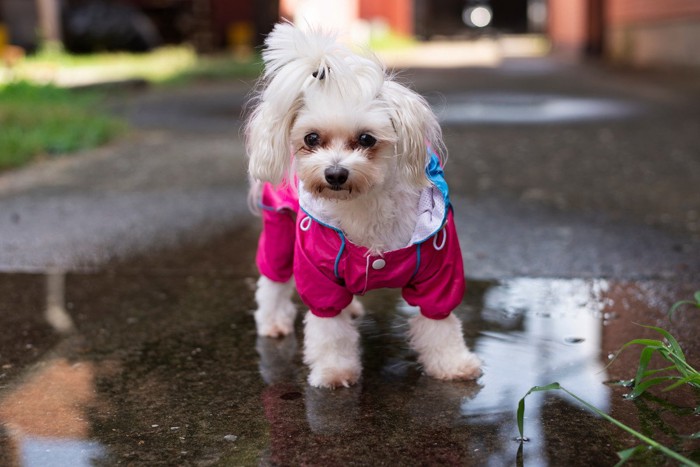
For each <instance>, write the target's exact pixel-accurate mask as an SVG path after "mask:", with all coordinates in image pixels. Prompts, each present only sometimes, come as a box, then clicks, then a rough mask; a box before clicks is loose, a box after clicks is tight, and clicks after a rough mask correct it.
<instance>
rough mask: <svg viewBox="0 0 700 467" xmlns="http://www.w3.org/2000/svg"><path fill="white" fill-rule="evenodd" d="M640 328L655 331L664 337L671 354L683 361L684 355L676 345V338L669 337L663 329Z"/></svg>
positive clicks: (653, 327)
mask: <svg viewBox="0 0 700 467" xmlns="http://www.w3.org/2000/svg"><path fill="white" fill-rule="evenodd" d="M642 327H644V328H647V329H653V330H654V331H656V332H658V333H659V334H661V335H662V336H664V338H666V340H667V341H668V345H669V346H670V348H671V350H672V352H673V353H674V354H676V355H677V356H679V357H681V358H682V359H683V360H684V361H685V354H683V349H681V346H680V344H679V343H678V341H677V340H676V338H675V337H673V336H672V335H671V333H670V332H668V331H667V330H665V329H661V328H659V327H656V326H645V325H643V326H642Z"/></svg>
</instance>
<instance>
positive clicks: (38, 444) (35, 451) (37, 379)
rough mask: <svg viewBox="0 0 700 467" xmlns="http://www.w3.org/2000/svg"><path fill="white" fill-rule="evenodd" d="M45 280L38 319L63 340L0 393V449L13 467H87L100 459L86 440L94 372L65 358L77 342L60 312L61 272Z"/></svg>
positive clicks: (88, 365) (93, 400)
mask: <svg viewBox="0 0 700 467" xmlns="http://www.w3.org/2000/svg"><path fill="white" fill-rule="evenodd" d="M45 280H46V281H45V285H46V287H45V292H46V298H45V307H44V319H45V320H46V323H47V324H49V325H50V326H51V327H52V328H53V329H54V331H55V332H56V333H57V334H59V335H62V336H64V337H63V339H61V340H59V342H58V343H57V344H56V345H55V346H54V347H53V348H52V349H51V350H49V351H48V352H47V353H46V354H45V356H44V357H43V358H42V359H41V360H39V361H38V362H36V363H35V364H34V365H32V366H31V367H30V368H29V369H28V370H26V371H25V373H24V374H23V375H22V376H21V377H20V378H19V380H18V381H17V382H16V383H15V384H14V385H13V386H11V387H10V388H9V389H8V390H6V391H4V392H3V393H1V394H0V428H2V430H4V432H5V436H4V438H5V443H6V444H7V447H6V448H4V449H6V450H7V451H9V452H11V453H12V454H10V455H8V456H7V458H8V459H11V460H12V463H13V464H15V465H18V466H27V467H34V466H37V467H38V466H47V465H52V466H71V467H73V466H88V465H92V464H93V462H94V461H95V460H96V459H98V458H101V457H102V456H104V454H105V449H104V447H103V446H102V445H101V444H100V443H98V442H96V441H93V440H90V436H91V426H90V423H89V421H88V411H89V410H90V409H91V408H94V407H95V406H96V405H97V398H96V390H95V373H96V368H95V365H94V364H93V363H91V362H84V361H78V360H73V359H71V358H69V356H70V355H71V354H73V353H74V348H75V346H76V345H79V343H80V337H79V336H76V335H74V334H73V333H74V331H75V324H74V322H73V319H72V318H71V316H70V314H69V313H68V312H67V311H66V308H65V272H63V271H58V270H55V271H53V270H52V271H49V272H48V273H47V274H46V279H45ZM2 430H0V431H2Z"/></svg>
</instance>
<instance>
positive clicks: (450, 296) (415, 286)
mask: <svg viewBox="0 0 700 467" xmlns="http://www.w3.org/2000/svg"><path fill="white" fill-rule="evenodd" d="M443 236H445V237H443ZM443 239H444V245H443V246H442V248H441V249H438V248H439V247H440V246H441V244H442V242H443ZM420 248H421V264H420V265H419V268H418V272H417V273H416V275H415V276H414V278H413V279H412V280H411V282H410V283H409V284H408V285H407V286H406V287H404V288H403V289H402V295H403V298H404V299H405V300H406V302H408V304H409V305H412V306H418V307H420V311H421V314H422V315H423V316H425V317H426V318H431V319H444V318H447V317H448V316H449V315H450V313H451V312H452V310H454V309H455V308H457V306H458V305H459V304H460V303H461V302H462V298H463V297H464V290H465V287H466V285H465V280H464V265H463V263H462V250H461V249H460V246H459V238H458V237H457V230H456V229H455V227H454V221H453V219H452V213H450V214H449V216H448V220H447V223H446V224H445V227H444V228H443V229H442V230H441V231H439V232H438V233H437V234H435V235H434V236H433V237H431V238H429V239H428V240H427V241H425V242H424V243H422V244H421V245H420Z"/></svg>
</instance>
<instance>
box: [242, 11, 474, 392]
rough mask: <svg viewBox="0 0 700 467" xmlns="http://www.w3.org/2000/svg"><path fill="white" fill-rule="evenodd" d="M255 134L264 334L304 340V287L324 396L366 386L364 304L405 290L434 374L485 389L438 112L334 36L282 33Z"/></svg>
mask: <svg viewBox="0 0 700 467" xmlns="http://www.w3.org/2000/svg"><path fill="white" fill-rule="evenodd" d="M263 61H264V64H265V71H264V73H263V75H262V77H261V78H260V81H259V85H258V89H257V90H256V91H255V94H254V97H253V98H252V100H251V106H250V108H251V109H252V110H251V111H250V113H249V116H248V118H247V122H246V126H245V138H246V150H247V153H248V157H249V165H248V169H249V176H250V178H251V182H252V183H251V190H250V202H251V204H252V206H253V208H254V209H257V210H259V212H261V214H262V217H263V230H262V234H261V236H260V239H259V244H258V250H257V256H256V263H257V266H258V268H259V270H260V273H261V276H260V279H259V280H258V283H257V289H256V293H255V299H256V303H257V307H258V308H257V310H256V311H255V321H256V326H257V332H258V334H259V335H260V336H268V337H282V336H285V335H287V334H289V333H292V332H293V326H294V321H295V316H296V308H295V306H294V304H293V302H292V295H293V293H294V289H295V286H296V289H297V291H298V293H299V296H300V297H301V300H302V301H303V302H304V304H305V305H306V306H308V307H309V311H308V313H307V314H306V317H305V319H304V326H305V327H304V362H305V363H306V364H307V365H308V366H309V368H310V372H309V377H308V382H309V384H311V385H312V386H316V387H326V388H337V387H342V386H345V387H347V386H350V385H352V384H355V383H356V382H357V381H358V380H359V378H360V376H361V371H362V367H361V362H360V346H359V333H358V330H357V328H356V326H355V324H354V322H353V318H354V317H357V316H360V315H362V314H363V313H364V310H363V308H362V305H361V303H360V302H359V301H358V300H357V299H356V298H355V297H356V296H357V295H362V294H364V293H365V292H366V291H368V290H370V289H374V288H380V287H392V288H401V290H402V295H403V297H404V299H405V300H406V302H408V303H409V304H410V305H413V306H417V307H420V311H421V312H420V314H419V315H417V316H415V317H413V318H411V319H410V321H409V341H410V344H411V346H412V348H413V349H415V350H416V351H417V354H418V361H419V363H420V364H421V365H422V366H423V369H424V371H425V373H426V374H428V375H430V376H432V377H435V378H438V379H444V380H455V379H475V378H478V377H479V375H480V374H481V370H480V367H481V363H480V361H479V359H478V357H476V355H474V354H473V353H471V352H470V351H469V349H468V348H467V346H466V344H465V342H464V338H463V335H462V328H461V322H460V321H459V320H458V319H457V318H456V317H455V316H454V315H452V314H451V312H452V311H453V310H454V308H456V307H457V306H458V305H459V303H461V300H462V297H463V294H464V288H465V280H464V271H463V265H462V256H461V251H460V246H459V240H458V237H457V233H456V231H455V226H454V221H453V219H452V209H451V205H450V201H449V194H448V188H447V184H446V182H445V179H444V174H443V169H442V165H443V163H444V159H445V157H444V156H443V155H444V154H445V149H444V143H443V141H442V131H441V129H440V126H439V124H438V122H437V118H436V117H435V115H434V114H433V112H432V110H431V109H430V107H429V105H428V104H427V102H426V101H425V100H424V99H423V98H422V97H421V96H419V95H418V94H417V93H416V92H414V91H412V90H410V89H409V88H407V87H405V86H403V85H401V84H399V83H398V82H397V81H396V80H395V79H394V77H392V76H391V75H389V74H387V72H386V70H385V68H384V66H383V65H382V64H381V63H380V62H379V60H378V59H376V58H375V57H374V56H372V55H371V54H363V53H359V52H355V51H354V50H352V49H350V48H349V47H346V46H344V45H342V44H341V43H340V42H339V41H337V40H336V37H335V36H334V35H333V34H331V33H327V32H324V31H321V30H313V29H312V30H310V31H308V32H305V31H302V30H301V29H299V28H297V27H295V26H293V25H292V24H290V23H279V24H277V25H275V27H274V28H273V30H272V32H271V33H270V34H269V35H268V37H267V38H266V40H265V48H264V51H263Z"/></svg>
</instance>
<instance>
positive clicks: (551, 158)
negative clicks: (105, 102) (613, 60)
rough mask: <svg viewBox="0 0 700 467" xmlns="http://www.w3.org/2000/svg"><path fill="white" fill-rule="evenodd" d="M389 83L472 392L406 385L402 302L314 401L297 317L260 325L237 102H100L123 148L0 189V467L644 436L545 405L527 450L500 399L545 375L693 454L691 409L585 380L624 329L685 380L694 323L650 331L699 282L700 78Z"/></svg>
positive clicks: (448, 72) (305, 455)
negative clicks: (409, 120)
mask: <svg viewBox="0 0 700 467" xmlns="http://www.w3.org/2000/svg"><path fill="white" fill-rule="evenodd" d="M402 75H403V77H404V78H405V79H406V80H409V81H411V82H413V83H414V84H415V86H416V87H417V88H418V89H419V90H421V91H422V92H424V93H425V94H426V96H427V97H428V98H429V99H430V101H431V103H433V104H434V105H435V108H436V110H437V111H438V113H439V114H440V115H441V118H442V119H443V124H444V131H445V138H446V141H447V145H448V148H449V150H450V159H449V162H448V165H447V171H448V178H449V181H450V187H451V189H452V193H451V197H452V199H453V202H454V204H455V214H456V218H457V219H458V223H459V224H458V227H459V232H460V240H461V243H462V247H463V250H464V253H465V271H466V272H467V276H468V279H469V283H470V284H471V285H470V287H469V291H468V293H467V296H466V297H465V299H464V302H463V304H462V306H460V308H459V309H458V310H457V311H456V313H457V315H458V316H459V317H460V318H461V319H462V320H463V322H464V328H465V337H466V339H467V342H468V344H469V345H470V347H472V348H473V349H475V351H476V352H477V354H479V356H480V357H481V358H482V359H483V360H484V362H485V374H484V376H483V377H482V378H481V379H479V380H478V381H477V382H469V383H445V382H438V381H434V380H431V379H430V378H428V377H426V376H424V375H422V374H421V371H420V367H419V366H418V365H417V364H416V362H415V355H413V354H412V353H411V352H410V351H409V350H408V348H407V345H406V341H405V336H404V332H405V327H406V326H405V323H406V319H407V318H408V317H410V316H411V314H412V313H414V312H415V311H414V310H411V309H410V307H407V306H406V305H405V304H404V303H402V302H401V300H400V296H399V294H397V293H395V292H392V291H380V292H376V293H373V294H371V295H368V296H366V297H364V298H363V302H364V304H365V306H366V308H367V309H368V311H369V313H368V315H367V316H366V317H365V318H362V320H361V321H360V323H359V326H360V329H361V332H362V336H363V342H362V345H363V350H364V353H363V362H364V373H363V378H362V380H361V382H360V384H358V385H357V386H356V387H354V388H351V389H343V390H339V391H324V390H316V389H313V388H310V387H308V385H306V384H305V376H306V373H305V372H306V370H305V367H304V366H303V365H302V363H301V357H300V345H301V335H302V334H301V327H300V326H298V328H297V332H296V335H295V336H290V337H288V338H285V339H281V340H272V339H263V338H257V337H256V335H255V330H254V323H253V319H252V314H251V310H252V309H253V306H254V304H253V294H252V286H253V284H254V281H255V278H256V277H257V273H256V271H255V267H254V265H253V256H254V250H255V242H256V234H257V229H258V220H257V219H255V218H254V217H253V216H251V215H250V214H248V212H247V208H246V201H245V194H246V186H245V184H246V180H245V178H246V177H245V173H244V167H245V161H244V153H243V148H242V145H241V138H240V122H241V120H240V118H239V114H240V107H241V105H242V103H243V102H244V99H245V93H246V92H247V91H248V89H249V87H248V86H247V85H246V84H245V83H232V84H230V85H224V84H207V85H200V86H196V87H192V88H190V89H183V90H179V91H175V92H166V91H163V90H155V91H149V92H140V93H137V94H131V95H126V96H124V97H123V98H120V99H118V100H117V103H116V104H115V106H116V110H117V111H118V112H120V113H122V114H123V115H126V116H127V117H128V118H129V119H130V120H131V121H132V122H134V124H135V125H136V126H137V128H138V130H137V131H136V132H135V133H134V134H133V135H132V136H131V137H129V138H128V139H127V140H125V141H122V142H120V143H118V144H115V145H113V146H111V147H108V148H104V149H101V150H98V151H95V152H94V153H89V154H83V155H79V156H77V157H76V158H73V159H66V160H61V161H55V162H49V163H42V164H40V165H38V166H36V167H32V168H29V169H25V170H22V171H20V172H16V173H7V174H3V175H2V176H0V268H1V269H2V270H3V271H5V273H4V274H2V275H0V328H1V329H3V330H4V332H2V333H0V423H2V429H0V464H3V465H4V464H9V465H15V464H16V465H66V466H68V465H71V466H73V465H86V464H89V463H90V462H94V463H97V464H98V465H114V464H118V463H122V464H127V465H151V464H162V465H190V464H194V465H299V464H308V465H345V464H356V465H416V464H422V465H511V464H519V463H522V464H524V465H593V464H595V465H612V464H614V463H615V462H616V454H615V452H616V451H619V450H621V449H624V448H628V447H631V446H634V445H636V444H638V442H637V441H635V440H634V439H633V438H630V437H628V436H627V435H625V434H623V433H622V432H621V431H619V430H618V429H616V428H615V427H613V426H612V425H609V424H607V423H606V422H604V421H602V420H600V419H598V418H596V417H594V416H592V415H590V414H588V413H587V412H585V411H584V410H582V409H581V408H580V407H578V406H576V405H575V404H574V403H572V402H571V401H570V400H568V399H566V398H561V397H560V395H556V394H552V395H546V396H543V395H534V396H531V398H528V400H527V404H526V417H527V418H526V420H525V435H526V437H527V438H528V439H529V441H528V442H526V443H524V444H523V445H522V447H521V445H520V443H519V442H518V441H516V438H517V436H518V432H517V428H516V424H515V420H516V418H515V410H516V407H517V403H518V400H519V399H520V398H521V397H522V396H523V395H524V393H525V392H527V390H528V389H529V388H530V387H532V386H533V385H538V384H548V383H550V382H553V381H558V382H560V383H561V384H562V385H563V386H565V387H566V388H567V389H569V390H571V391H573V392H575V393H577V394H578V395H580V396H581V397H582V398H584V399H586V400H588V401H589V402H591V403H593V404H594V405H596V406H598V407H599V408H601V409H603V410H606V411H608V412H609V413H611V414H612V415H613V416H615V417H616V418H618V419H620V420H621V421H623V422H625V423H628V424H630V425H631V426H634V427H636V428H641V429H642V431H644V432H645V433H646V434H648V435H651V436H653V437H655V438H657V439H659V440H660V441H662V442H664V443H666V444H667V445H668V446H670V447H673V448H675V449H676V450H679V451H681V452H683V453H684V454H685V455H688V456H692V455H694V456H695V459H696V461H697V458H698V456H699V455H700V454H698V449H699V446H698V442H697V441H690V440H687V439H685V438H683V435H687V434H691V433H695V432H698V431H700V420H699V419H698V417H697V415H692V408H693V407H696V406H697V405H698V400H697V395H696V394H693V393H690V392H684V391H681V392H678V393H673V394H671V395H662V396H661V398H647V399H644V400H641V401H638V402H632V401H628V400H625V399H623V397H622V396H623V394H624V393H625V392H626V391H627V390H626V389H624V388H621V387H617V386H611V385H608V384H604V383H605V382H607V381H614V380H619V379H622V378H626V379H628V378H631V377H633V373H634V367H635V365H636V360H637V359H638V355H637V354H636V353H635V351H634V350H633V349H630V351H628V353H624V354H622V357H621V358H620V359H619V360H618V361H616V362H615V363H613V365H612V366H610V367H606V365H607V364H608V363H609V356H610V355H611V354H612V353H614V352H615V351H616V350H617V349H619V348H620V347H621V346H622V344H623V343H624V342H626V341H628V340H630V339H632V338H636V337H657V336H654V334H653V332H652V331H649V330H647V329H644V328H641V327H640V326H638V325H636V324H634V323H641V324H650V325H661V326H663V327H665V328H666V329H669V330H670V331H671V332H672V333H673V334H674V335H675V336H676V337H677V338H678V339H679V341H680V342H681V343H682V344H683V345H684V348H685V350H686V352H687V354H688V357H689V358H690V360H691V361H692V362H693V363H694V364H695V366H696V367H697V366H698V362H699V359H700V357H699V356H700V347H698V340H697V337H696V336H697V331H698V329H700V317H699V315H698V313H697V312H694V311H692V310H687V312H685V313H680V314H678V315H677V316H676V318H675V319H674V321H673V322H672V323H669V322H668V321H667V319H666V317H665V312H666V310H667V309H668V307H669V306H670V305H671V304H672V303H673V302H674V301H676V300H679V299H685V298H690V296H691V295H692V292H693V291H694V290H696V289H700V260H699V259H698V258H700V239H699V238H698V235H699V229H700V225H699V224H700V201H698V191H697V186H698V183H699V181H700V159H698V152H697V151H698V150H697V148H698V147H700V144H698V143H700V137H699V136H698V135H700V107H699V106H698V105H697V103H698V102H699V99H698V98H699V97H700V89H699V88H698V85H697V84H696V81H694V80H692V79H688V78H687V77H686V76H684V75H682V74H676V75H664V74H660V73H643V74H635V73H633V72H631V71H613V70H606V69H603V68H598V67H593V66H589V67H577V66H571V65H562V64H559V63H557V62H554V61H551V60H545V59H536V60H506V61H503V62H502V63H500V64H499V65H498V66H497V67H494V66H484V65H482V66H479V67H476V68H452V69H448V68H443V69H440V70H435V69H431V70H425V69H424V70H409V71H405V72H403V73H402ZM299 309H300V311H301V310H302V307H301V305H300V306H299ZM298 324H300V322H299V323H298ZM693 452H694V454H693ZM645 455H646V456H647V457H646V458H647V462H649V463H651V464H654V465H657V464H662V463H663V462H664V459H663V458H662V457H659V456H657V455H655V454H653V453H647V454H645Z"/></svg>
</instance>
